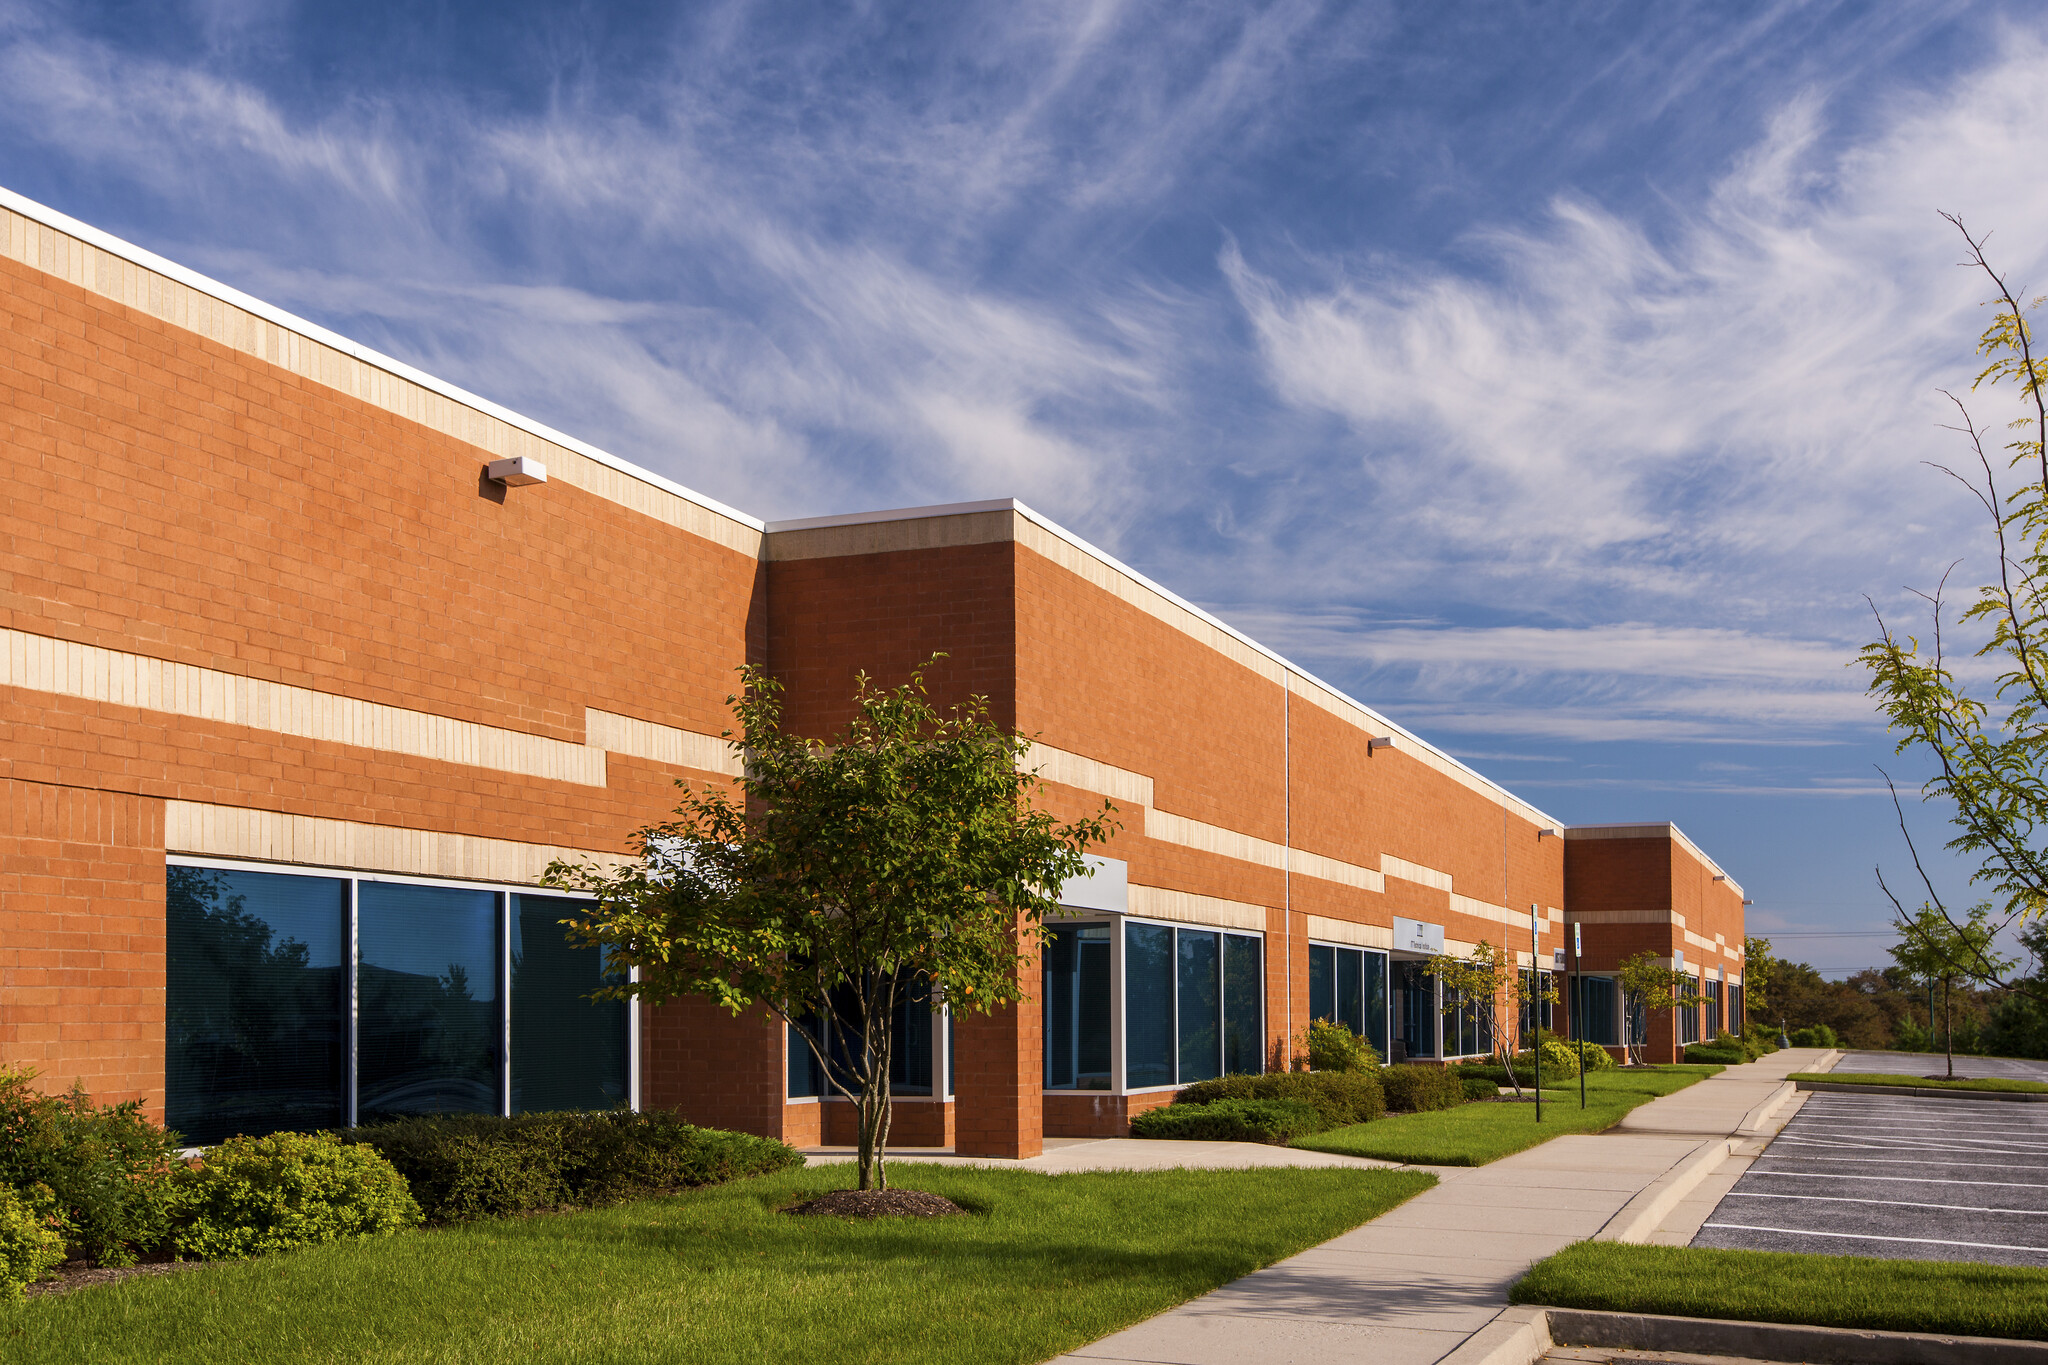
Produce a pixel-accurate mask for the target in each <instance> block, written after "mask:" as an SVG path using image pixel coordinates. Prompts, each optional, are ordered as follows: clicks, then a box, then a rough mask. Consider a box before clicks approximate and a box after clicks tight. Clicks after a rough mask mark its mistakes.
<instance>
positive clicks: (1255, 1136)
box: [1131, 1100, 1324, 1144]
mask: <svg viewBox="0 0 2048 1365" xmlns="http://www.w3.org/2000/svg"><path fill="white" fill-rule="evenodd" d="M1323 1126H1324V1125H1323V1120H1322V1116H1321V1115H1319V1114H1318V1113H1316V1111H1315V1109H1314V1108H1312V1107H1311V1106H1309V1105H1307V1104H1303V1103H1302V1102H1301V1101H1300V1100H1214V1101H1211V1102H1210V1103H1208V1104H1169V1105H1167V1106H1165V1107H1164V1108H1162V1109H1148V1110H1146V1111H1145V1112H1144V1113H1142V1114H1139V1115H1138V1116H1137V1117H1135V1118H1133V1119H1132V1120H1131V1136H1132V1137H1140V1138H1165V1139H1170V1140H1173V1141H1179V1142H1270V1143H1278V1144H1285V1143H1289V1142H1292V1141H1293V1140H1294V1139H1296V1138H1298V1137H1307V1136H1308V1135H1309V1134H1310V1133H1316V1132H1321V1131H1322V1129H1323Z"/></svg>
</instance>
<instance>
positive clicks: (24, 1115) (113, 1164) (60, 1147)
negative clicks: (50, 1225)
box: [0, 1067, 178, 1266]
mask: <svg viewBox="0 0 2048 1365" xmlns="http://www.w3.org/2000/svg"><path fill="white" fill-rule="evenodd" d="M35 1076H36V1073H35V1072H34V1071H32V1070H26V1069H21V1070H17V1069H15V1068H12V1067H0V1185H4V1186H7V1187H10V1188H12V1189H14V1190H15V1191H17V1192H19V1191H23V1190H30V1189H33V1188H35V1187H36V1186H42V1187H44V1188H45V1189H46V1190H47V1191H48V1192H49V1195H48V1199H47V1201H46V1202H47V1212H48V1213H50V1214H51V1215H53V1216H54V1217H55V1218H56V1219H57V1224H56V1226H57V1228H58V1230H59V1231H60V1232H61V1233H62V1235H63V1237H64V1239H65V1242H66V1244H67V1251H68V1252H69V1254H71V1255H75V1256H78V1257H82V1258H84V1259H87V1260H90V1261H92V1262H94V1263H95V1264H98V1265H103V1266H118V1265H131V1264H133V1263H134V1261H135V1260H136V1258H137V1257H138V1256H140V1255H144V1254H147V1253H149V1252H152V1251H155V1250H156V1249H157V1248H159V1247H161V1246H162V1245H163V1244H164V1242H165V1241H166V1240H167V1239H168V1238H169V1236H170V1230H171V1229H170V1219H169V1209H168V1204H167V1196H168V1193H169V1180H170V1173H171V1167H172V1165H173V1164H174V1162H175V1161H176V1159H177V1151H178V1135H177V1134H176V1133H171V1132H166V1131H165V1130H164V1129H162V1128H160V1127H158V1126H157V1125H156V1124H155V1123H152V1122H151V1121H150V1120H149V1118H148V1117H147V1116H146V1115H145V1114H144V1113H143V1112H142V1102H141V1101H140V1100H129V1101H127V1102H126V1103H124V1104H111V1105H105V1106H101V1105H95V1104H94V1103H93V1102H92V1097H91V1096H89V1095H87V1094H86V1092H85V1089H84V1087H83V1086H73V1087H72V1088H71V1091H70V1093H68V1094H64V1095H45V1094H43V1093H41V1092H40V1091H38V1090H36V1089H35V1088H34V1085H33V1082H34V1080H35Z"/></svg>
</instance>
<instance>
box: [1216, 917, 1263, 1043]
mask: <svg viewBox="0 0 2048 1365" xmlns="http://www.w3.org/2000/svg"><path fill="white" fill-rule="evenodd" d="M1262 947H1263V945H1262V944H1261V943H1260V942H1259V940H1258V939H1255V938H1253V937H1251V936H1250V935H1249V934H1225V935H1224V936H1223V1069H1224V1070H1225V1071H1226V1072H1231V1073H1233V1074H1237V1075H1257V1074H1258V1073H1259V1072H1261V1071H1264V1070H1265V1069H1266V1060H1265V1053H1266V1038H1265V1014H1266V999H1265V997H1266V973H1265V964H1264V962H1263V961H1262V960H1261V959H1262V957H1263V953H1262V952H1261V949H1262Z"/></svg>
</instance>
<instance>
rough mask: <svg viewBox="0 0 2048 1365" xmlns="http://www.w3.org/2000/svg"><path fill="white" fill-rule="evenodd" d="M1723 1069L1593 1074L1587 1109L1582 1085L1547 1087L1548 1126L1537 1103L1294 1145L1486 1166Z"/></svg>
mask: <svg viewBox="0 0 2048 1365" xmlns="http://www.w3.org/2000/svg"><path fill="white" fill-rule="evenodd" d="M1719 1070H1721V1068H1720V1067H1718V1066H1684V1067H1680V1066H1668V1067H1658V1068H1656V1069H1655V1070H1649V1071H1619V1070H1617V1071H1593V1072H1589V1073H1587V1075H1586V1107H1585V1108H1584V1109H1581V1108H1579V1088H1578V1085H1579V1083H1578V1079H1577V1078H1576V1077H1574V1078H1573V1079H1572V1080H1571V1081H1569V1082H1567V1083H1565V1084H1569V1085H1570V1087H1571V1088H1570V1089H1568V1090H1552V1089H1551V1088H1550V1087H1549V1086H1547V1085H1546V1086H1545V1087H1544V1088H1543V1122H1542V1123H1540V1124H1539V1123H1537V1122H1536V1106H1535V1105H1533V1104H1484V1103H1480V1104H1461V1105H1459V1106H1458V1107H1457V1108H1455V1109H1439V1110H1436V1111H1433V1112H1431V1113H1426V1114H1389V1115H1387V1116H1386V1117H1385V1118H1383V1119H1375V1120H1374V1121H1373V1122H1371V1123H1355V1124H1352V1125H1351V1126H1350V1127H1348V1128H1333V1129H1331V1130H1330V1131H1329V1132H1327V1133H1315V1134H1312V1135H1311V1136H1309V1137H1304V1138H1296V1139H1295V1140H1294V1143H1293V1145H1294V1146H1296V1147H1305V1148H1307V1149H1308V1150H1310V1151H1315V1152H1341V1153H1343V1154H1344V1155H1346V1156H1369V1157H1376V1158H1378V1159H1379V1160H1382V1161H1412V1162H1415V1163H1416V1164H1418V1165H1423V1166H1484V1165H1485V1164H1486V1163H1487V1162H1489V1161H1498V1160H1500V1159H1501V1158H1502V1157H1504V1156H1512V1155H1513V1154H1514V1153H1516V1152H1520V1151H1525V1150H1527V1149H1528V1148H1531V1147H1534V1146H1536V1145H1537V1144H1538V1143H1542V1142H1548V1141H1549V1140H1550V1139H1552V1138H1554V1137H1562V1136H1563V1135H1564V1134H1566V1133H1597V1132H1600V1131H1601V1130H1602V1129H1605V1128H1611V1127H1613V1126H1614V1125H1615V1124H1617V1123H1619V1122H1621V1119H1622V1116H1623V1115H1625V1114H1627V1113H1628V1111H1629V1110H1631V1109H1633V1108H1635V1107H1636V1106H1637V1105H1639V1104H1647V1103H1648V1102H1649V1101H1651V1100H1653V1099H1655V1098H1656V1097H1657V1096H1659V1095H1668V1094H1670V1093H1672V1092H1673V1091H1675V1090H1683V1089H1684V1088H1685V1087H1687V1086H1689V1085H1694V1084H1697V1083H1698V1082H1700V1081H1702V1080H1705V1079H1706V1078H1707V1077H1708V1076H1711V1075H1713V1074H1714V1073H1715V1072H1717V1071H1719Z"/></svg>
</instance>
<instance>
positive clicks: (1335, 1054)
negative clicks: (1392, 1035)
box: [1296, 1019, 1380, 1072]
mask: <svg viewBox="0 0 2048 1365" xmlns="http://www.w3.org/2000/svg"><path fill="white" fill-rule="evenodd" d="M1301 1044H1302V1052H1303V1053H1304V1054H1305V1055H1306V1056H1307V1058H1308V1066H1309V1070H1311V1071H1344V1072H1356V1071H1368V1070H1371V1069H1373V1068H1376V1067H1378V1066H1379V1064H1380V1054H1379V1051H1378V1049H1376V1048H1375V1047H1373V1045H1372V1044H1371V1043H1368V1042H1367V1041H1366V1040H1365V1039H1363V1038H1361V1037H1359V1036H1358V1035H1357V1034H1355V1033H1353V1032H1352V1031H1351V1029H1350V1026H1349V1025H1346V1024H1340V1023H1338V1022H1337V1021H1336V1020H1334V1019H1317V1020H1315V1021H1314V1022H1312V1023H1310V1024H1309V1026H1308V1027H1307V1028H1305V1029H1303V1030H1302V1031H1301ZM1296 1065H1300V1062H1299V1060H1297V1061H1296Z"/></svg>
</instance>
